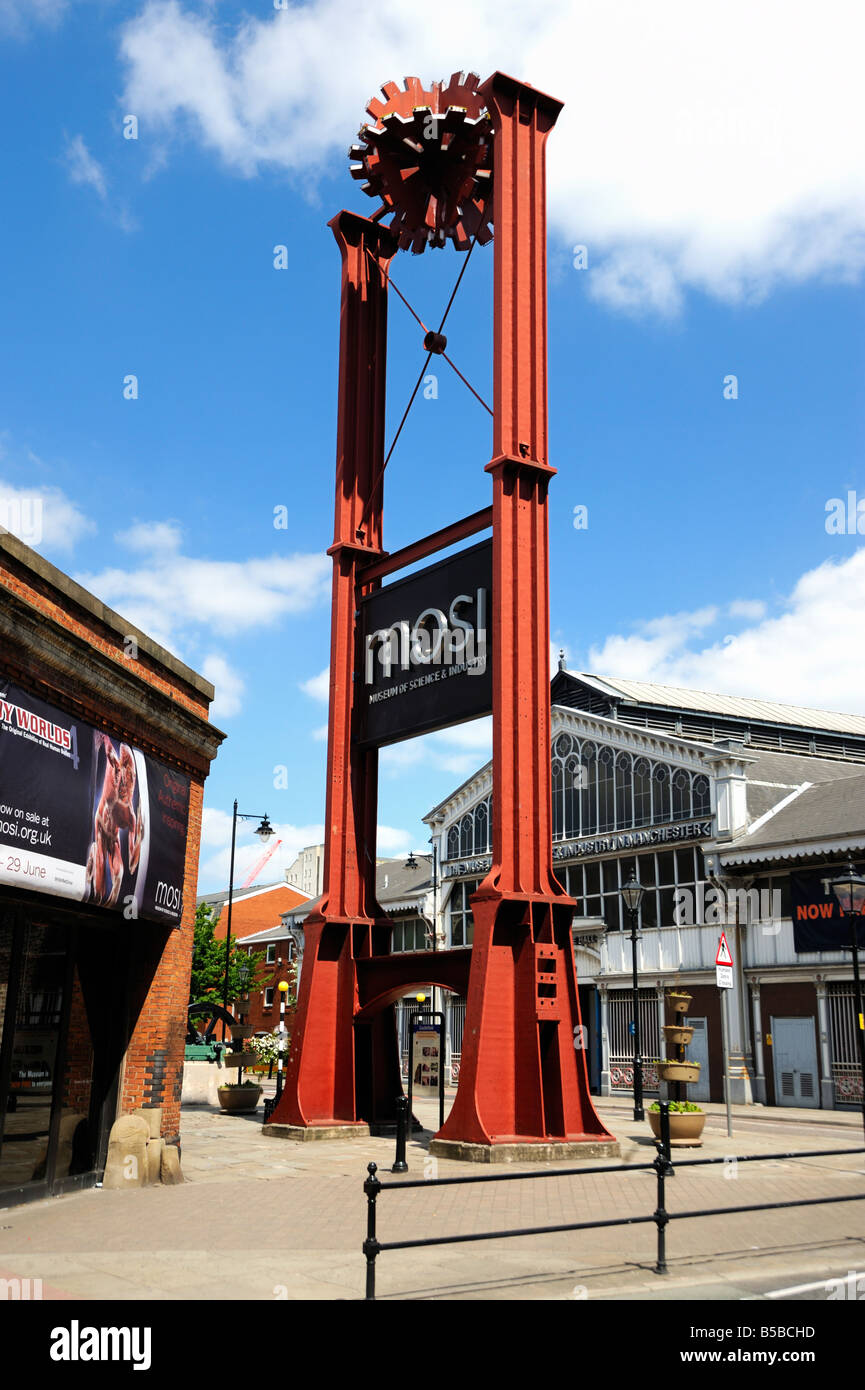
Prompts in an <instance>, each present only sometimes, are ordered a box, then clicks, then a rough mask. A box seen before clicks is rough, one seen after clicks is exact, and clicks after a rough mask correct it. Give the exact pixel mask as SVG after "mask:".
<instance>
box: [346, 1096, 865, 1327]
mask: <svg viewBox="0 0 865 1390" xmlns="http://www.w3.org/2000/svg"><path fill="white" fill-rule="evenodd" d="M655 1147H656V1149H657V1151H658V1152H657V1156H656V1158H655V1159H654V1160H653V1162H651V1163H611V1164H604V1166H603V1167H599V1168H558V1169H555V1170H553V1171H549V1170H546V1171H544V1172H542V1173H491V1174H486V1173H484V1174H481V1175H478V1176H474V1175H472V1176H470V1177H462V1178H429V1179H427V1178H412V1179H410V1180H409V1181H408V1182H393V1183H383V1182H381V1181H380V1180H379V1178H378V1177H377V1176H376V1174H377V1172H378V1165H377V1164H375V1163H370V1164H368V1165H367V1174H368V1176H367V1178H366V1181H365V1182H364V1185H363V1190H364V1192H365V1193H366V1199H367V1225H366V1240H365V1241H364V1243H363V1253H364V1256H365V1257H366V1299H367V1301H372V1300H374V1299H375V1274H376V1265H375V1262H376V1259H377V1258H378V1256H379V1255H380V1254H381V1253H382V1251H384V1250H417V1249H419V1248H420V1247H422V1246H426V1245H463V1244H467V1243H468V1242H470V1241H476V1240H508V1239H510V1238H511V1237H513V1236H545V1235H553V1234H555V1233H556V1232H559V1231H596V1230H601V1229H602V1228H603V1227H606V1226H640V1225H647V1224H648V1223H649V1222H652V1221H653V1222H654V1223H655V1226H656V1228H657V1258H656V1263H655V1265H654V1270H653V1272H654V1273H655V1274H666V1273H667V1272H668V1271H667V1248H666V1245H667V1242H666V1233H667V1226H668V1225H669V1223H670V1222H671V1221H686V1220H689V1219H691V1218H693V1217H696V1216H731V1215H734V1214H735V1213H737V1212H746V1211H773V1210H775V1209H777V1208H781V1207H816V1206H824V1205H828V1204H830V1203H833V1202H861V1201H863V1200H865V1192H859V1193H855V1194H854V1195H852V1196H850V1195H849V1194H848V1195H845V1196H843V1197H802V1198H794V1199H792V1200H791V1201H786V1202H753V1203H749V1204H748V1205H746V1206H740V1207H704V1208H701V1209H700V1210H699V1211H677V1212H668V1211H667V1208H666V1181H667V1179H668V1178H672V1177H673V1176H674V1175H675V1170H674V1168H673V1162H672V1158H671V1156H670V1114H669V1108H668V1104H667V1103H666V1102H663V1103H662V1104H661V1138H660V1139H659V1140H658V1141H657V1142H656V1145H655ZM860 1153H865V1148H855V1149H850V1148H846V1149H799V1150H794V1151H793V1152H792V1153H773V1154H745V1155H743V1156H741V1157H740V1156H738V1155H737V1156H736V1157H735V1159H734V1160H733V1161H735V1162H736V1163H767V1162H769V1161H770V1160H772V1159H775V1160H778V1159H788V1158H832V1157H837V1156H839V1155H842V1154H848V1155H849V1154H860ZM730 1161H731V1156H730V1155H726V1156H723V1157H719V1158H694V1159H689V1160H687V1161H686V1162H685V1163H680V1164H679V1165H678V1166H679V1168H680V1169H682V1168H700V1167H706V1166H708V1165H710V1164H713V1163H729V1162H730ZM649 1171H652V1172H654V1173H655V1177H656V1181H657V1204H656V1207H655V1210H654V1211H653V1212H652V1213H651V1214H650V1215H647V1216H618V1217H612V1218H610V1219H609V1220H606V1221H572V1222H567V1223H566V1224H563V1225H556V1226H522V1227H519V1228H517V1229H513V1230H507V1231H480V1232H476V1233H472V1234H471V1235H459V1236H423V1237H420V1238H419V1239H417V1240H389V1241H380V1240H379V1239H378V1236H377V1232H376V1217H377V1207H376V1202H377V1200H378V1196H379V1193H381V1192H404V1191H406V1190H407V1189H408V1188H412V1187H425V1188H438V1187H454V1186H457V1185H463V1184H467V1183H480V1182H537V1181H538V1180H540V1179H543V1178H567V1177H582V1178H593V1177H596V1176H597V1175H598V1174H600V1173H635V1172H649Z"/></svg>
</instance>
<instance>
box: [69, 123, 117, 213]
mask: <svg viewBox="0 0 865 1390" xmlns="http://www.w3.org/2000/svg"><path fill="white" fill-rule="evenodd" d="M66 165H67V169H68V171H69V178H70V180H71V182H72V183H80V184H84V185H85V186H86V187H89V188H92V189H94V190H95V192H96V193H97V195H98V196H99V197H100V198H101V199H102V201H103V203H104V202H105V199H106V198H107V196H108V185H107V182H106V179H105V171H104V169H103V168H102V165H101V164H100V163H99V161H98V160H96V159H94V158H93V155H92V154H91V153H90V151H89V150H88V148H87V146H86V144H85V143H84V137H83V136H82V135H75V136H73V138H72V139H71V140H70V139H68V138H67V141H66Z"/></svg>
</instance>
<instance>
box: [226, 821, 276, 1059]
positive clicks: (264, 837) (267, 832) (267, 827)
mask: <svg viewBox="0 0 865 1390" xmlns="http://www.w3.org/2000/svg"><path fill="white" fill-rule="evenodd" d="M239 820H260V822H261V824H260V825H259V826H258V827H257V828H256V831H255V833H256V835H259V836H260V837H261V843H262V844H263V845H266V844H267V842H268V840H270V839H272V838H273V835H274V834H275V832H274V829H273V826H272V825H271V823H270V821H269V820H268V819H267V816H266V815H264V816H254V815H252V814H251V813H247V812H244V811H238V809H237V802H236V801H235V803H234V812H233V814H232V818H231V863H230V865H229V869H228V923H227V926H226V931H225V979H224V981H223V986H222V1007H223V1008H224V1009H225V1010H226V1012H227V1011H228V965H229V961H230V959H231V906H232V902H233V900H234V845H235V840H236V837H237V822H238V821H239ZM222 1036H223V1037H225V1024H224V1023H223V1025H222Z"/></svg>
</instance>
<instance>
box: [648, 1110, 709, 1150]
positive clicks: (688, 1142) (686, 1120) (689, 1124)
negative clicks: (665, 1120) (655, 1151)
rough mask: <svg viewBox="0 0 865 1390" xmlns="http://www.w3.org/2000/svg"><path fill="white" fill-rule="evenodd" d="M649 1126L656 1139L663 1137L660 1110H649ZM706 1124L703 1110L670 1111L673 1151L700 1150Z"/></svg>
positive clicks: (671, 1146) (671, 1145)
mask: <svg viewBox="0 0 865 1390" xmlns="http://www.w3.org/2000/svg"><path fill="white" fill-rule="evenodd" d="M646 1114H647V1115H648V1117H649V1124H650V1125H651V1127H652V1133H653V1134H654V1136H655V1138H656V1139H660V1137H661V1112H660V1110H647V1111H646ZM705 1123H706V1116H705V1115H704V1114H703V1111H702V1110H671V1111H670V1148H671V1149H698V1148H700V1147H701V1146H702V1143H703V1141H702V1139H701V1138H700V1136H701V1134H702V1133H703V1126H704V1124H705Z"/></svg>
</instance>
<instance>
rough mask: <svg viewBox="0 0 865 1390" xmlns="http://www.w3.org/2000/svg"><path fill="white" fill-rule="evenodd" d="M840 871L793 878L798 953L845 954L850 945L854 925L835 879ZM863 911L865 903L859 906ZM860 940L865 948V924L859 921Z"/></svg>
mask: <svg viewBox="0 0 865 1390" xmlns="http://www.w3.org/2000/svg"><path fill="white" fill-rule="evenodd" d="M840 872H841V870H840V869H832V870H831V871H830V872H828V873H826V872H823V873H820V872H819V871H817V872H814V873H805V874H791V875H790V910H791V913H792V916H793V947H794V950H795V951H796V952H797V953H800V954H802V953H805V952H808V951H842V950H844V948H845V947H847V946H849V945H850V942H851V939H852V935H851V930H850V922H849V920H848V919H847V918H846V917H844V916H843V915H842V913H841V909H840V908H839V906H838V901H837V899H836V897H835V894H834V893H833V892H832V879H833V878H837V877H838V875H839V873H840ZM858 907H859V910H860V911H862V910H863V909H865V903H860V904H858ZM856 933H857V941H858V943H859V945H860V947H861V946H865V921H863V919H862V917H859V918H858V919H857V921H856Z"/></svg>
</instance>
